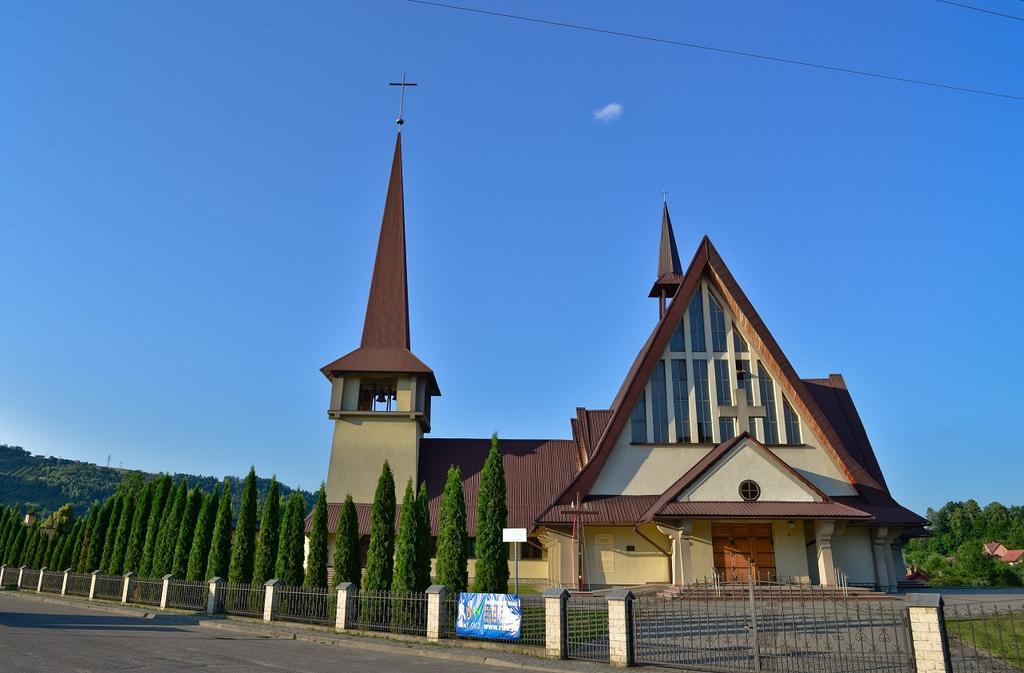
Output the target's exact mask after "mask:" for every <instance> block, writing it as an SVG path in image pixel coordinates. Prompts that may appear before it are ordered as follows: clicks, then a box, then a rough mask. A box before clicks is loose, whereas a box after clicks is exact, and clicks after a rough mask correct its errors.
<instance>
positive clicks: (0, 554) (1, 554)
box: [0, 505, 21, 560]
mask: <svg viewBox="0 0 1024 673" xmlns="http://www.w3.org/2000/svg"><path fill="white" fill-rule="evenodd" d="M20 513H21V512H20V511H19V508H18V506H17V505H14V506H13V507H11V508H9V509H8V510H7V511H6V512H5V513H4V517H3V526H2V530H0V560H2V559H6V558H7V550H9V549H10V548H11V542H13V541H14V534H15V533H16V532H17V531H16V529H15V528H14V525H15V524H16V523H17V521H18V515H19V514H20Z"/></svg>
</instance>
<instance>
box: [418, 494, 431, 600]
mask: <svg viewBox="0 0 1024 673" xmlns="http://www.w3.org/2000/svg"><path fill="white" fill-rule="evenodd" d="M416 519H417V526H416V582H415V584H414V585H413V586H414V589H413V590H414V591H426V590H427V589H428V588H429V587H430V552H431V549H430V548H431V542H432V541H433V540H432V537H431V534H430V504H429V502H428V500H427V482H423V483H422V484H420V490H419V492H418V493H417V494H416Z"/></svg>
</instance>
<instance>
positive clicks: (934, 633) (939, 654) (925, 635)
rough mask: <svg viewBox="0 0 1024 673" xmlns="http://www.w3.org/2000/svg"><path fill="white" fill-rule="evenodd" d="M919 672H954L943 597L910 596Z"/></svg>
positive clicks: (915, 652) (928, 595)
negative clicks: (950, 656)
mask: <svg viewBox="0 0 1024 673" xmlns="http://www.w3.org/2000/svg"><path fill="white" fill-rule="evenodd" d="M906 602H907V611H908V612H909V614H910V638H911V642H913V644H914V663H915V665H916V666H917V673H952V670H953V666H952V664H951V662H950V658H949V641H948V640H947V637H946V620H945V617H944V615H943V608H942V605H943V604H942V594H907V598H906Z"/></svg>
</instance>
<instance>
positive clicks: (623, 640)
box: [608, 589, 635, 666]
mask: <svg viewBox="0 0 1024 673" xmlns="http://www.w3.org/2000/svg"><path fill="white" fill-rule="evenodd" d="M608 661H609V662H611V664H612V665H614V666H632V665H633V663H634V661H635V657H634V652H633V592H632V591H629V590H628V589H616V590H614V591H611V592H609V593H608Z"/></svg>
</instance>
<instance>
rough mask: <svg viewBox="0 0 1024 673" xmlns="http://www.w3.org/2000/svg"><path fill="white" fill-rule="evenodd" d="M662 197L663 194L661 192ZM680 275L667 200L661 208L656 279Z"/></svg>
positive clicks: (681, 266)
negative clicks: (659, 245)
mask: <svg viewBox="0 0 1024 673" xmlns="http://www.w3.org/2000/svg"><path fill="white" fill-rule="evenodd" d="M662 194H663V195H664V194H665V192H662ZM673 273H674V274H682V273H683V265H682V264H681V263H680V262H679V251H678V250H677V249H676V235H675V233H674V232H673V231H672V219H671V218H670V217H669V216H668V198H667V197H666V199H665V202H664V204H662V206H661V247H659V248H658V277H659V278H661V277H662V276H666V275H668V274H673Z"/></svg>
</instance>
